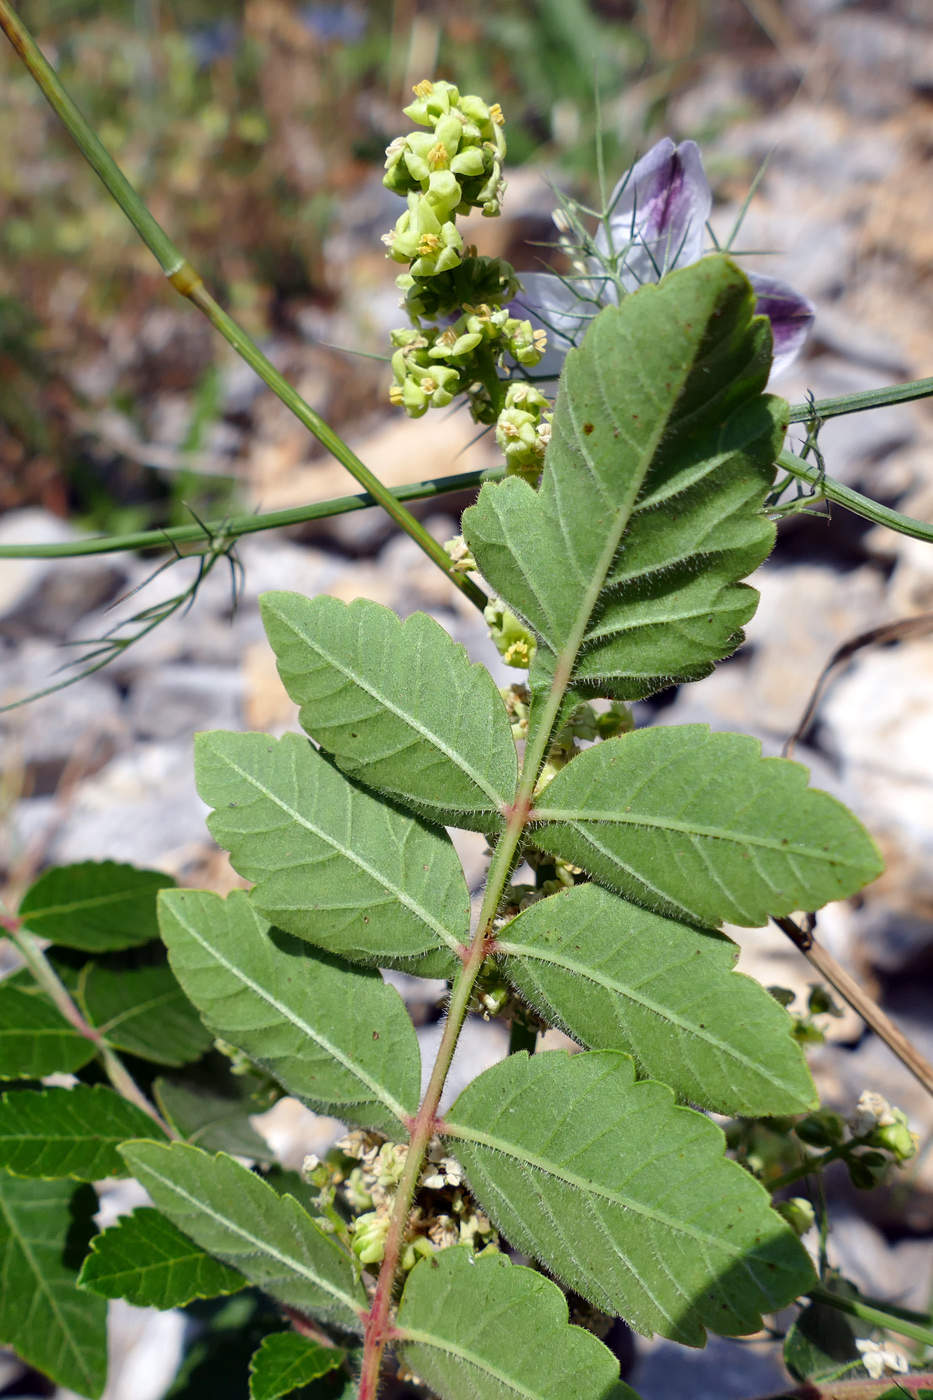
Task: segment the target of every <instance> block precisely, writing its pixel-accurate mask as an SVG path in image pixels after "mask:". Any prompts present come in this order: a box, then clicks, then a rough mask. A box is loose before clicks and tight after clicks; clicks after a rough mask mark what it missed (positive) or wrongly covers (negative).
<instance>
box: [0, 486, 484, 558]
mask: <svg viewBox="0 0 933 1400" xmlns="http://www.w3.org/2000/svg"><path fill="white" fill-rule="evenodd" d="M504 476H505V469H504V468H502V467H495V468H491V469H489V470H485V471H473V472H459V473H458V474H457V475H456V476H437V477H432V478H431V479H430V480H428V481H413V482H411V483H410V484H408V485H406V486H396V487H394V488H392V489H391V492H390V494H391V495H393V496H394V497H395V498H396V500H399V501H423V500H428V499H430V498H431V497H434V496H444V495H448V494H450V493H451V492H454V491H470V490H472V489H473V488H474V487H476V486H481V485H482V484H483V482H484V481H501V480H502V478H503V477H504ZM376 504H377V502H376V501H375V499H374V498H373V497H372V496H371V495H370V494H369V492H368V491H361V492H360V493H359V495H355V496H337V497H335V498H334V499H333V500H330V501H318V502H317V503H316V504H314V505H308V506H295V507H294V508H293V509H291V510H275V511H269V512H267V513H266V514H265V515H234V516H230V517H229V518H228V519H226V520H209V521H207V522H206V523H205V524H204V525H203V526H202V525H176V526H174V527H172V528H171V529H166V530H137V531H136V532H135V533H134V534H129V535H100V536H97V537H95V538H92V539H87V540H71V541H69V542H67V543H64V544H5V545H0V559H76V558H78V557H80V556H83V555H86V554H121V553H124V552H126V551H127V550H132V549H161V548H163V547H164V546H165V545H167V544H169V545H184V544H202V545H203V546H204V548H205V549H209V548H210V547H211V546H210V538H209V537H214V538H216V537H218V536H223V538H224V539H227V540H232V539H239V538H240V536H241V535H255V534H258V533H260V532H261V531H263V530H281V529H285V528H286V527H288V526H290V525H303V524H306V523H307V522H308V521H311V520H328V519H330V518H331V517H332V516H335V515H347V514H349V513H350V512H351V511H356V510H367V509H369V508H370V507H372V506H374V505H376ZM190 552H191V553H199V552H200V551H197V550H192V551H190Z"/></svg>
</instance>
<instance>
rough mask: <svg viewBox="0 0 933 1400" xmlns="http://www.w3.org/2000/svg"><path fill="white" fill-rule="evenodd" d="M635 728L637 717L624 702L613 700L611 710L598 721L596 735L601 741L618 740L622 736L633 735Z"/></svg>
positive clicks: (598, 718) (598, 717)
mask: <svg viewBox="0 0 933 1400" xmlns="http://www.w3.org/2000/svg"><path fill="white" fill-rule="evenodd" d="M634 728H635V716H634V715H633V714H632V711H631V709H630V707H629V706H628V705H626V704H625V702H624V701H622V700H613V702H612V704H611V705H610V706H609V709H608V710H606V712H605V713H604V714H601V715H599V716H597V719H596V733H597V735H598V737H599V738H600V739H617V738H618V737H619V735H621V734H631V732H632V730H633V729H634Z"/></svg>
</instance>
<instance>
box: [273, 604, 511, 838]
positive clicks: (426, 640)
mask: <svg viewBox="0 0 933 1400" xmlns="http://www.w3.org/2000/svg"><path fill="white" fill-rule="evenodd" d="M261 606H262V617H263V622H264V623H265V627H266V632H267V634H268V637H269V641H270V642H271V643H272V647H273V650H274V651H275V653H276V655H277V656H278V659H279V674H280V675H281V677H282V682H283V684H284V686H285V689H286V690H287V691H288V693H289V695H290V696H291V697H292V699H293V700H295V701H297V702H298V704H299V705H301V716H300V718H301V723H302V726H303V727H304V728H305V729H306V730H307V731H308V733H309V734H310V735H312V736H313V738H314V739H316V740H317V742H318V743H319V744H321V746H322V747H323V748H324V749H326V750H327V752H328V753H332V754H334V755H335V756H336V758H337V762H338V763H339V764H340V767H341V768H342V769H343V770H344V772H346V773H349V774H350V776H351V777H354V778H359V779H360V781H361V782H364V783H366V784H367V785H368V786H369V787H374V788H378V789H379V790H380V791H381V792H385V793H388V794H389V796H390V797H395V798H396V799H398V801H400V802H401V803H402V804H403V805H404V806H406V807H411V808H413V809H414V810H415V811H416V812H420V813H421V814H422V815H423V816H426V817H428V818H429V819H430V820H431V821H435V822H439V823H442V824H444V825H448V826H460V827H469V828H471V829H475V830H477V831H497V830H499V828H500V827H501V826H502V824H503V818H502V808H503V806H504V805H506V804H508V803H512V802H514V801H515V787H516V783H517V781H518V764H517V760H516V755H515V743H514V741H513V739H512V732H511V728H510V725H509V719H508V715H507V714H506V710H505V706H504V705H503V703H502V699H501V697H500V695H499V692H498V690H497V689H496V684H495V681H494V680H493V678H492V676H491V675H490V674H489V672H488V671H487V670H486V668H485V667H484V666H478V665H471V663H470V660H469V658H468V656H467V654H466V652H465V650H464V649H463V647H462V646H461V645H460V644H459V642H454V641H453V640H452V639H451V638H450V637H449V636H448V635H447V633H446V632H445V631H444V629H443V627H441V626H440V625H439V624H438V623H436V622H435V621H434V619H433V618H430V617H428V616H427V614H426V613H413V614H412V615H411V617H409V618H408V619H407V620H406V621H405V622H401V621H400V620H399V618H398V617H396V615H395V613H393V612H391V611H390V609H389V608H384V607H383V606H382V605H381V604H380V603H372V602H369V601H368V600H367V599H365V598H358V599H356V601H355V602H352V603H350V604H346V603H341V602H340V601H339V600H338V599H336V598H329V597H327V595H326V594H320V595H319V596H318V597H316V598H303V597H302V596H301V595H300V594H298V593H266V594H265V595H264V597H263V599H262V603H261Z"/></svg>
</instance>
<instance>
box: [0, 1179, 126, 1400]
mask: <svg viewBox="0 0 933 1400" xmlns="http://www.w3.org/2000/svg"><path fill="white" fill-rule="evenodd" d="M97 1208H98V1204H97V1195H96V1193H95V1191H94V1188H93V1187H92V1186H89V1185H87V1184H84V1185H81V1186H75V1184H74V1182H73V1181H20V1180H18V1179H17V1178H16V1177H13V1176H7V1174H6V1173H5V1172H0V1278H2V1280H3V1287H2V1288H0V1343H3V1344H4V1345H6V1346H11V1347H12V1348H13V1350H14V1351H15V1352H16V1353H17V1355H19V1356H21V1357H22V1358H23V1360H24V1361H28V1362H29V1364H30V1365H31V1366H35V1367H36V1368H37V1369H38V1370H40V1371H43V1372H44V1373H45V1375H47V1376H50V1377H51V1378H52V1380H53V1381H56V1382H57V1383H58V1384H59V1385H62V1386H66V1387H67V1388H68V1389H69V1390H74V1391H77V1393H78V1394H79V1395H85V1396H88V1397H89V1400H97V1397H98V1396H100V1394H101V1393H102V1391H103V1389H104V1383H105V1382H106V1379H107V1304H106V1303H105V1302H104V1300H103V1298H95V1297H93V1296H92V1295H91V1294H89V1293H80V1292H79V1291H78V1289H77V1288H76V1287H75V1282H76V1280H77V1276H78V1269H79V1268H80V1266H81V1259H82V1257H83V1255H84V1251H85V1249H86V1248H87V1244H88V1241H89V1240H90V1238H91V1236H92V1235H93V1234H94V1228H95V1227H94V1220H93V1216H94V1213H95V1211H96V1210H97Z"/></svg>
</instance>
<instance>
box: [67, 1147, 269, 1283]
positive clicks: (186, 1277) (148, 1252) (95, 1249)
mask: <svg viewBox="0 0 933 1400" xmlns="http://www.w3.org/2000/svg"><path fill="white" fill-rule="evenodd" d="M124 1170H125V1169H124ZM78 1287H79V1288H84V1289H86V1290H87V1291H88V1292H89V1293H97V1294H98V1295H99V1296H100V1297H102V1298H125V1299H126V1301H127V1302H128V1303H132V1304H133V1306H134V1307H137V1308H161V1309H162V1310H163V1311H164V1310H165V1309H166V1308H183V1307H184V1306H185V1305H186V1304H187V1303H191V1302H193V1301H194V1299H195V1298H216V1297H218V1296H219V1295H222V1294H226V1293H237V1292H238V1291H239V1290H240V1289H241V1288H245V1287H246V1279H245V1278H244V1277H243V1275H242V1274H241V1273H239V1272H238V1271H237V1270H236V1269H231V1268H230V1267H229V1266H228V1265H227V1264H222V1263H221V1262H220V1260H219V1259H215V1258H214V1257H213V1255H211V1254H208V1253H207V1252H206V1251H205V1250H203V1249H201V1247H200V1245H196V1244H195V1242H194V1240H191V1239H189V1238H188V1236H187V1235H184V1234H182V1232H181V1230H179V1229H178V1227H177V1226H176V1225H173V1224H172V1222H171V1221H170V1220H169V1219H168V1218H167V1217H166V1216H164V1215H162V1214H161V1212H160V1211H157V1210H153V1209H152V1207H151V1206H142V1207H141V1208H140V1209H139V1210H134V1211H133V1213H132V1215H123V1216H121V1217H120V1219H119V1220H118V1221H117V1223H116V1224H115V1225H111V1226H110V1228H109V1230H105V1231H104V1232H103V1234H102V1235H97V1236H96V1237H95V1239H94V1240H93V1241H92V1242H91V1252H90V1254H89V1255H88V1256H87V1258H86V1259H85V1261H84V1264H83V1266H82V1269H81V1274H80V1276H79V1278H78Z"/></svg>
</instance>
